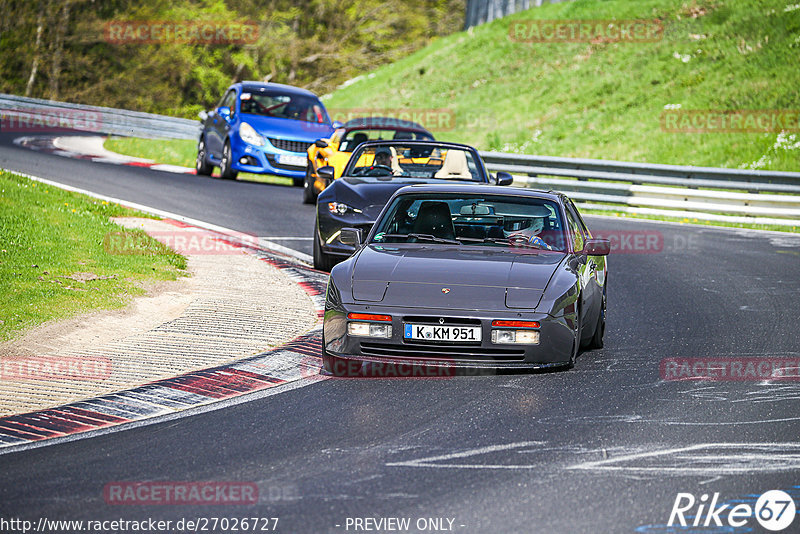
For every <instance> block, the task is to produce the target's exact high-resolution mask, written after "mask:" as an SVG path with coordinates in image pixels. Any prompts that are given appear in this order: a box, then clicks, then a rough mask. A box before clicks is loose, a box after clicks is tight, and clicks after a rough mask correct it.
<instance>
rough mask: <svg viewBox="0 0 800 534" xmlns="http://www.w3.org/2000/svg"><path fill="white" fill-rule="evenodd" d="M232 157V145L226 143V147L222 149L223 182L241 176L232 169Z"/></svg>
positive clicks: (220, 173)
mask: <svg viewBox="0 0 800 534" xmlns="http://www.w3.org/2000/svg"><path fill="white" fill-rule="evenodd" d="M231 157H232V156H231V144H230V142H229V141H225V146H223V147H222V161H220V162H219V177H220V178H222V179H223V180H235V179H236V177H237V176H238V175H239V173H238V172H236V171H234V170H233V169H232V168H231Z"/></svg>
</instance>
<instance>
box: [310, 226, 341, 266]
mask: <svg viewBox="0 0 800 534" xmlns="http://www.w3.org/2000/svg"><path fill="white" fill-rule="evenodd" d="M334 265H336V260H335V259H333V258H332V257H331V255H330V254H325V253H324V252H322V247H321V246H320V244H319V237H318V233H317V232H314V268H315V269H317V270H319V271H325V272H330V270H331V269H333V266H334Z"/></svg>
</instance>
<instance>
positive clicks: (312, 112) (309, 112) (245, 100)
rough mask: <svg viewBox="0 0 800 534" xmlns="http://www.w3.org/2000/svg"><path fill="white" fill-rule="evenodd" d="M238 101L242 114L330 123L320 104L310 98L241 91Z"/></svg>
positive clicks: (313, 98)
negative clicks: (240, 104)
mask: <svg viewBox="0 0 800 534" xmlns="http://www.w3.org/2000/svg"><path fill="white" fill-rule="evenodd" d="M240 99H241V102H242V113H248V114H251V115H262V116H265V117H276V118H279V119H291V120H297V121H302V122H315V123H326V124H327V123H329V122H330V119H329V118H328V114H327V112H326V111H325V108H324V107H323V106H322V103H321V102H320V101H319V100H318V99H317V98H315V97H312V96H308V95H297V94H286V93H278V92H267V91H264V92H261V91H259V92H255V91H248V90H243V91H242V96H241V97H240Z"/></svg>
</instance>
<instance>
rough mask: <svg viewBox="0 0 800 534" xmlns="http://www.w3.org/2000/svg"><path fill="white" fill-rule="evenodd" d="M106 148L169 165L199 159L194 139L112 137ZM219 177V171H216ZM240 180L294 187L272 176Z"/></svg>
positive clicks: (186, 164) (248, 176)
mask: <svg viewBox="0 0 800 534" xmlns="http://www.w3.org/2000/svg"><path fill="white" fill-rule="evenodd" d="M104 146H105V148H106V149H108V150H111V151H112V152H116V153H117V154H124V155H126V156H133V157H136V158H146V159H151V160H153V161H155V162H156V163H163V164H167V165H178V166H181V167H194V162H195V158H196V157H197V142H196V141H194V140H192V139H143V138H138V137H110V138H108V139H106V142H105V144H104ZM214 172H215V174H216V176H219V169H216V170H215V171H214ZM238 179H239V180H244V181H248V182H259V183H265V184H272V185H288V186H291V185H292V180H291V179H290V178H284V177H283V176H273V175H271V174H251V173H246V172H242V173H239V177H238Z"/></svg>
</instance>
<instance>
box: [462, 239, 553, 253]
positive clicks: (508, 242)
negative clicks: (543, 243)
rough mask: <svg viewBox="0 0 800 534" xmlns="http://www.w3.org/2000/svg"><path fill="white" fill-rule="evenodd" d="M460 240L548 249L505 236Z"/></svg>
mask: <svg viewBox="0 0 800 534" xmlns="http://www.w3.org/2000/svg"><path fill="white" fill-rule="evenodd" d="M458 239H459V240H460V241H469V242H472V243H499V244H501V245H509V246H514V247H525V248H533V249H536V250H547V249H546V248H542V247H539V246H536V245H531V244H530V243H522V242H521V241H515V242H512V240H511V239H508V238H505V237H484V238H480V237H459V238H458Z"/></svg>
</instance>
